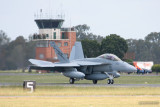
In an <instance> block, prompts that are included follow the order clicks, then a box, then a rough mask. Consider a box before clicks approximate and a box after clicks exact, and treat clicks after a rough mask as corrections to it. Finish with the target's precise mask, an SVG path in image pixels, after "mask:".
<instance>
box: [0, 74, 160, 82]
mask: <svg viewBox="0 0 160 107" xmlns="http://www.w3.org/2000/svg"><path fill="white" fill-rule="evenodd" d="M16 74H18V73H16ZM16 74H15V75H1V73H0V83H22V82H23V81H24V80H35V81H36V82H37V83H69V82H68V81H69V78H67V77H64V76H63V75H62V74H59V73H50V74H40V75H16ZM114 80H115V84H160V76H147V75H146V76H141V75H140V76H121V77H119V78H115V79H114ZM75 83H92V81H89V80H81V81H76V82H75ZM98 83H102V84H106V83H107V80H102V81H98Z"/></svg>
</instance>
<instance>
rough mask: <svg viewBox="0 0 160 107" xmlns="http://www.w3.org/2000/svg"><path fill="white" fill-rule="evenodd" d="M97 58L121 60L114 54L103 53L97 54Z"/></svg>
mask: <svg viewBox="0 0 160 107" xmlns="http://www.w3.org/2000/svg"><path fill="white" fill-rule="evenodd" d="M98 58H103V59H108V60H112V61H121V59H120V58H118V57H117V56H116V55H114V54H103V55H100V56H98Z"/></svg>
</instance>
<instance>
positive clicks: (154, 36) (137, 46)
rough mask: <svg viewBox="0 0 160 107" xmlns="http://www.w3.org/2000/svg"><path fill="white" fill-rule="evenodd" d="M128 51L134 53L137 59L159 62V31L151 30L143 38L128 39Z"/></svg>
mask: <svg viewBox="0 0 160 107" xmlns="http://www.w3.org/2000/svg"><path fill="white" fill-rule="evenodd" d="M127 44H128V52H134V53H135V60H137V61H154V63H155V64H159V63H160V45H159V44H160V33H157V32H152V33H150V34H148V35H147V36H146V37H145V39H144V40H143V39H139V40H136V39H128V40H127Z"/></svg>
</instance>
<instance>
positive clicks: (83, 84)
mask: <svg viewBox="0 0 160 107" xmlns="http://www.w3.org/2000/svg"><path fill="white" fill-rule="evenodd" d="M0 86H23V84H22V83H0ZM36 86H63V87H160V84H90V83H75V84H69V83H36Z"/></svg>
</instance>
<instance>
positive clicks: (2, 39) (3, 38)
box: [0, 30, 10, 46]
mask: <svg viewBox="0 0 160 107" xmlns="http://www.w3.org/2000/svg"><path fill="white" fill-rule="evenodd" d="M9 41H10V38H9V37H8V36H7V34H6V33H5V32H4V31H2V30H0V46H2V45H5V44H8V43H9Z"/></svg>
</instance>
